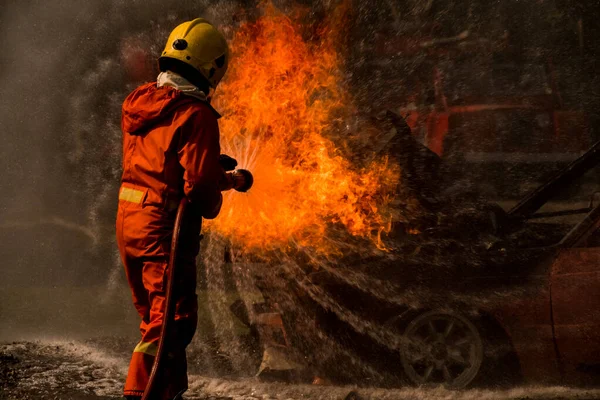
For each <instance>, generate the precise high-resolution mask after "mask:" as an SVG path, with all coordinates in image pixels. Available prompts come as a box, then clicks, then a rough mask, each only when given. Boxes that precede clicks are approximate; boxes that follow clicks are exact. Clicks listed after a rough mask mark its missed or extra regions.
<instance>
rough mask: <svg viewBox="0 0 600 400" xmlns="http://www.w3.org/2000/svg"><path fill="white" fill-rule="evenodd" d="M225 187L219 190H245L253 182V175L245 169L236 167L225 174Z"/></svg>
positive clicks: (248, 188)
mask: <svg viewBox="0 0 600 400" xmlns="http://www.w3.org/2000/svg"><path fill="white" fill-rule="evenodd" d="M225 177H226V182H225V187H223V188H222V189H221V190H229V189H235V190H236V191H238V192H247V191H248V190H250V188H251V187H252V185H253V184H254V177H253V176H252V173H251V172H250V171H248V170H247V169H236V170H235V171H233V172H227V173H226V174H225Z"/></svg>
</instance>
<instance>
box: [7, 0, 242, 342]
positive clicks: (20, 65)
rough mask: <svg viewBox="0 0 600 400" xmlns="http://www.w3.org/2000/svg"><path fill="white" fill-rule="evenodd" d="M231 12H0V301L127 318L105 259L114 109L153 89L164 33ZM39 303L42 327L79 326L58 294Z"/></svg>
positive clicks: (226, 7) (12, 6) (153, 7)
mask: <svg viewBox="0 0 600 400" xmlns="http://www.w3.org/2000/svg"><path fill="white" fill-rule="evenodd" d="M238 8H239V6H238V3H236V2H231V1H228V2H221V3H220V4H218V3H214V2H212V3H211V2H208V1H116V0H115V1H90V2H83V3H82V2H77V1H74V0H66V1H58V0H56V1H50V2H44V1H35V0H31V1H21V2H16V1H7V2H4V3H3V7H2V11H1V15H0V33H1V34H2V39H3V40H2V42H1V43H0V51H1V53H2V57H1V58H0V66H1V68H0V87H1V88H2V89H0V91H1V93H2V100H1V103H0V104H1V107H0V126H2V130H1V131H0V143H1V145H0V149H1V151H2V156H1V157H0V168H1V170H2V174H0V188H1V190H2V196H0V221H1V222H0V260H2V270H3V272H4V276H3V279H2V283H1V284H0V295H1V296H2V297H4V298H6V297H8V296H14V295H15V293H14V291H13V289H11V288H15V287H16V288H23V290H25V289H26V290H33V289H35V288H53V287H54V288H56V287H75V288H86V287H87V288H89V289H90V290H91V291H92V292H94V293H97V294H98V296H99V297H101V298H103V299H104V301H107V300H106V299H111V300H110V302H112V303H113V304H112V306H113V307H116V308H117V309H118V310H120V311H119V312H121V314H123V315H128V311H125V310H130V309H131V307H130V305H129V304H128V302H127V301H125V302H119V299H122V298H123V294H125V295H128V289H126V287H125V283H124V274H123V273H122V272H121V266H120V261H119V260H118V257H115V256H114V255H115V249H116V245H115V242H114V228H113V226H114V218H115V212H116V206H117V190H118V185H119V179H120V173H121V170H120V169H121V131H120V108H121V103H122V101H123V99H124V98H125V96H126V95H127V93H128V92H130V91H131V90H132V89H133V88H134V87H135V86H136V85H138V84H140V83H142V82H143V81H148V80H152V79H154V78H155V76H156V73H157V71H156V67H155V59H154V55H155V54H158V53H159V51H160V49H161V48H162V46H163V45H164V43H163V42H164V40H165V37H166V36H167V34H168V32H169V31H170V30H171V29H172V28H173V26H174V25H176V24H177V23H178V22H179V21H181V20H185V19H190V18H195V17H197V16H204V17H207V18H209V19H210V20H212V21H213V22H214V23H216V24H217V25H219V24H222V23H223V22H231V21H232V20H233V19H234V18H233V15H234V14H235V12H236V11H237V10H238ZM135 51H138V52H137V53H136V52H135ZM132 54H133V56H132ZM136 54H137V55H136ZM46 294H47V296H49V297H48V298H46V299H44V298H41V296H35V298H36V301H42V302H43V301H50V303H51V304H53V305H54V306H55V307H56V310H54V311H52V310H47V311H48V312H50V315H49V316H47V318H48V319H49V322H48V324H52V320H53V317H52V315H54V314H58V313H61V314H63V315H69V316H70V318H73V319H78V318H84V319H85V318H88V317H87V316H85V315H83V316H82V315H78V312H79V311H80V310H79V309H78V307H74V306H73V303H74V302H77V300H76V299H74V298H72V297H69V295H65V293H64V292H60V293H59V291H52V290H50V291H49V292H47V293H46ZM88 300H89V301H93V296H92V298H91V299H88ZM3 303H4V305H5V306H6V304H7V303H11V304H12V302H7V301H3ZM27 304H29V307H26V308H25V309H21V312H29V313H32V314H35V313H37V311H36V307H38V306H39V305H38V304H35V302H33V301H31V299H30V301H28V302H27ZM5 308H6V307H3V312H2V318H3V319H4V318H12V319H13V320H12V324H11V325H12V328H11V330H10V332H9V330H6V331H5V332H3V333H4V334H9V335H14V336H18V334H19V332H18V327H19V320H20V316H19V315H18V313H15V312H11V311H10V310H8V309H6V310H4V309H5ZM54 316H56V315H54ZM67 319H69V318H67ZM133 319H135V317H134V318H133ZM61 320H62V319H61ZM24 323H25V322H24ZM115 323H119V322H118V321H115ZM112 324H113V322H111V323H110V324H108V325H112ZM30 328H32V329H33V327H30ZM27 329H29V328H26V330H27ZM43 329H44V328H42V329H41V330H43Z"/></svg>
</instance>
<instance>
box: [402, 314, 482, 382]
mask: <svg viewBox="0 0 600 400" xmlns="http://www.w3.org/2000/svg"><path fill="white" fill-rule="evenodd" d="M400 358H401V363H402V369H403V372H404V374H405V376H406V377H407V378H408V380H409V381H410V382H411V383H413V384H415V385H418V386H427V387H438V386H444V387H447V388H451V389H462V388H464V387H466V386H468V385H469V384H470V383H471V382H473V381H474V380H475V379H476V378H477V377H478V374H479V371H480V369H481V366H482V364H483V359H484V345H483V340H482V337H481V333H480V329H479V328H478V327H477V326H476V324H474V323H473V322H471V321H470V320H469V319H468V318H466V317H465V316H463V315H461V314H459V313H456V312H449V311H444V310H433V311H426V312H424V313H421V314H419V315H417V316H416V317H414V318H413V319H412V320H411V321H410V322H408V324H407V325H406V328H405V330H404V335H403V345H402V347H401V354H400Z"/></svg>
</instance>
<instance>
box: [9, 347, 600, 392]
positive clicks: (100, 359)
mask: <svg viewBox="0 0 600 400" xmlns="http://www.w3.org/2000/svg"><path fill="white" fill-rule="evenodd" d="M118 343H119V340H118V339H114V340H110V341H100V342H99V341H93V342H92V341H89V342H80V341H77V342H75V341H73V342H69V341H64V340H63V341H60V340H44V341H33V342H12V343H3V344H0V399H2V400H17V399H18V400H27V399H49V400H50V399H51V400H55V399H56V400H63V399H65V400H66V399H73V400H109V399H119V398H120V391H121V387H122V385H123V380H124V377H125V373H126V370H127V357H126V355H125V354H123V349H119V346H118V345H116V346H115V344H118ZM108 344H110V345H109V346H108ZM353 391H354V392H355V394H356V395H357V396H358V397H355V399H365V400H366V399H372V400H375V399H378V400H379V399H381V400H392V399H393V400H402V399H411V400H412V399H433V400H446V399H464V400H475V399H532V400H533V399H579V400H583V399H600V389H577V388H567V387H558V386H555V387H521V388H514V389H510V390H502V391H492V390H483V389H481V390H480V389H472V390H466V391H450V390H445V389H420V388H402V389H378V388H357V387H349V386H311V385H290V384H284V383H265V382H260V381H258V380H256V379H255V378H239V377H238V378H231V377H230V378H215V377H203V376H200V375H191V376H190V390H189V391H188V393H187V394H186V398H187V399H189V400H209V399H210V400H259V399H261V400H291V399H303V400H304V399H323V400H325V399H327V400H334V399H344V398H346V396H347V395H348V394H349V393H351V392H353Z"/></svg>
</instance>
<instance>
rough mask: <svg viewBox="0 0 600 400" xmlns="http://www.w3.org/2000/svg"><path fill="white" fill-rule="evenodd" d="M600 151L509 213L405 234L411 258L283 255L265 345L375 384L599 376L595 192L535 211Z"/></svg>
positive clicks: (599, 249) (599, 210)
mask: <svg viewBox="0 0 600 400" xmlns="http://www.w3.org/2000/svg"><path fill="white" fill-rule="evenodd" d="M413 162H414V160H413ZM598 163H600V143H597V144H596V145H595V146H593V147H592V148H591V149H590V150H589V151H588V152H587V153H585V154H584V155H583V156H582V157H580V158H578V159H577V160H575V161H574V162H572V163H571V164H570V165H569V166H568V167H567V168H566V169H564V170H563V171H562V172H560V173H559V174H557V175H556V176H555V177H554V178H552V179H551V180H550V181H549V182H547V183H546V184H544V185H543V186H541V187H539V188H538V189H536V190H535V191H533V192H532V194H530V195H529V196H527V197H526V198H524V199H523V200H522V201H521V202H520V203H519V204H517V205H516V206H515V207H513V208H512V210H510V211H509V212H507V213H503V212H502V211H498V209H497V208H495V207H490V206H489V205H486V206H482V205H481V204H480V205H477V204H473V205H472V208H473V209H474V210H475V212H473V213H471V214H467V215H466V216H465V214H464V213H463V214H461V215H458V216H455V217H454V218H450V220H451V221H452V225H448V226H445V227H444V226H440V225H438V226H436V227H434V228H430V229H425V230H423V231H422V232H421V233H419V234H416V235H415V234H412V235H411V238H410V239H407V236H404V237H403V238H402V243H403V244H404V247H403V248H402V251H404V252H408V254H407V255H406V256H405V257H403V258H402V259H394V260H382V259H380V258H377V257H360V256H358V257H357V256H356V255H354V256H352V257H347V258H346V259H345V260H344V262H342V263H338V265H337V266H336V267H334V266H328V265H321V268H319V269H318V270H314V269H302V268H289V267H288V269H287V270H286V273H287V278H288V279H287V280H285V282H286V283H284V284H280V285H279V286H280V287H279V293H277V288H275V287H273V286H272V285H268V287H267V286H265V287H263V288H262V291H263V294H264V295H265V298H266V299H267V303H269V304H271V306H272V307H271V308H270V309H266V310H265V308H264V307H265V304H264V303H263V304H261V305H260V307H262V308H261V309H262V310H263V312H258V313H257V314H256V315H257V318H256V319H255V321H254V322H255V323H256V326H257V327H258V328H259V331H261V332H263V333H264V334H265V337H263V338H262V340H263V343H267V344H268V346H269V347H271V348H272V347H273V346H276V347H277V348H279V350H280V351H283V350H286V351H289V352H290V353H293V354H296V357H297V358H298V356H299V359H300V360H302V361H303V362H304V364H305V365H309V366H310V368H312V369H313V371H317V373H318V374H319V375H325V376H328V377H330V379H332V380H337V381H346V382H348V381H351V382H357V381H358V382H365V383H366V384H368V385H372V384H377V385H398V384H403V383H406V382H409V383H412V384H416V385H430V386H437V385H444V386H446V387H451V388H463V387H466V386H468V385H473V384H476V383H484V384H486V383H487V384H494V385H497V384H504V383H515V382H518V381H521V380H522V379H524V380H526V381H529V382H543V383H552V382H570V383H580V384H581V383H583V384H589V383H593V382H595V381H597V377H598V375H597V374H598V372H599V371H598V368H597V366H598V365H599V364H600V340H599V335H597V332H598V329H600V312H598V309H599V306H600V297H599V293H600V290H599V289H600V204H598V200H597V199H594V197H592V200H591V202H590V204H589V206H588V207H585V208H578V209H569V210H560V211H544V212H539V210H540V209H541V208H542V206H544V205H545V204H547V203H548V202H549V200H550V199H552V198H553V197H555V196H556V195H557V194H559V193H560V192H561V191H563V190H565V188H566V187H567V186H568V185H570V184H572V183H573V182H575V181H576V180H577V178H579V177H581V176H583V175H584V174H585V173H586V172H588V170H591V169H592V168H593V167H594V166H596V165H597V164H598ZM469 207H470V206H469V205H467V204H463V205H462V208H463V209H464V208H467V209H468V208H469ZM473 215H476V216H478V218H479V219H477V218H472V216H473ZM482 215H483V217H482ZM486 219H487V220H488V221H487V222H489V223H486V221H485V220H486ZM486 227H487V228H489V229H486ZM492 230H493V232H492ZM280 273H281V271H280ZM271 283H272V281H271ZM282 294H283V295H282ZM298 304H301V306H298ZM307 310H308V311H307ZM264 311H268V312H267V313H264ZM307 315H310V316H311V317H310V318H308V320H310V321H312V324H313V325H311V322H308V323H307V322H305V319H306V316H307ZM265 327H269V329H268V330H265ZM267 331H268V332H267ZM315 332H318V334H317V335H316V336H317V339H315ZM334 348H335V350H334ZM291 357H292V358H293V356H291ZM348 364H351V365H352V368H346V367H345V365H348ZM357 365H360V366H361V367H360V368H357ZM290 368H291V367H290Z"/></svg>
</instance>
